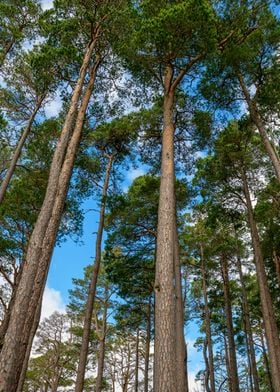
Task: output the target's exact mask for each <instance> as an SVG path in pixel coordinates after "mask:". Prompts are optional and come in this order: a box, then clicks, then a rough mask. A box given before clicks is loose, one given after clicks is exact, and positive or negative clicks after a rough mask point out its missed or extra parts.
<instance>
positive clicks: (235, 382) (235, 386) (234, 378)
mask: <svg viewBox="0 0 280 392" xmlns="http://www.w3.org/2000/svg"><path fill="white" fill-rule="evenodd" d="M221 267H222V277H223V289H224V298H225V313H226V324H227V336H228V348H229V366H230V375H229V377H230V379H231V386H232V392H239V391H240V389H239V379H238V371H237V361H236V350H235V342H234V332H233V323H232V308H231V296H230V289H229V278H228V262H227V258H226V255H224V254H222V256H221Z"/></svg>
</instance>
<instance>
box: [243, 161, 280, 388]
mask: <svg viewBox="0 0 280 392" xmlns="http://www.w3.org/2000/svg"><path fill="white" fill-rule="evenodd" d="M241 176H242V181H243V187H244V195H245V199H246V205H247V213H248V221H249V225H250V231H251V238H252V244H253V250H254V256H255V265H256V272H257V280H258V285H259V289H260V297H261V305H262V314H263V319H264V329H265V335H266V340H267V347H268V356H269V362H270V368H271V376H272V381H273V386H274V390H275V392H280V340H279V333H278V329H277V323H276V318H275V313H274V309H273V304H272V299H271V295H270V291H269V288H268V282H267V276H266V272H265V267H264V260H263V255H262V250H261V244H260V238H259V233H258V229H257V224H256V221H255V218H254V212H253V207H252V202H251V196H250V191H249V186H248V181H247V176H246V172H245V170H244V168H243V167H241Z"/></svg>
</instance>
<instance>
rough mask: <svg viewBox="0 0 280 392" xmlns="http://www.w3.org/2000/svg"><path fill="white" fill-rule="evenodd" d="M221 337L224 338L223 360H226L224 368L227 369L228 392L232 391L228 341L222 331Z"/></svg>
mask: <svg viewBox="0 0 280 392" xmlns="http://www.w3.org/2000/svg"><path fill="white" fill-rule="evenodd" d="M223 338H224V347H225V360H226V369H227V381H228V389H229V392H233V387H232V379H231V369H230V359H229V352H228V343H227V336H226V334H225V333H223ZM220 388H221V387H220Z"/></svg>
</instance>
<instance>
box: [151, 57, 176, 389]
mask: <svg viewBox="0 0 280 392" xmlns="http://www.w3.org/2000/svg"><path fill="white" fill-rule="evenodd" d="M172 76H173V70H172V67H171V65H168V66H167V67H166V70H165V75H164V108H163V109H164V114H163V117H164V118H163V134H162V156H161V182H160V195H159V207H158V228H157V256H156V279H155V365H154V385H155V392H162V391H165V392H174V391H177V375H176V339H175V298H174V294H175V293H174V260H173V258H174V227H175V223H174V218H175V198H174V195H175V193H174V190H175V184H174V177H175V175H174V124H173V105H174V92H173V91H171V90H170V88H171V82H172ZM174 365H175V366H174Z"/></svg>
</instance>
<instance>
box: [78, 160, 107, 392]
mask: <svg viewBox="0 0 280 392" xmlns="http://www.w3.org/2000/svg"><path fill="white" fill-rule="evenodd" d="M113 160H114V155H110V156H109V157H108V164H107V169H106V173H105V178H104V184H103V190H102V199H101V207H100V212H99V224H98V230H97V237H96V246H95V261H94V265H93V271H92V276H91V282H90V287H89V290H88V298H87V303H86V310H85V318H84V325H83V337H82V346H81V351H80V358H79V365H78V372H77V379H76V385H75V392H82V391H83V387H84V378H85V371H86V364H87V356H88V345H89V337H90V331H91V321H92V314H93V307H94V301H95V293H96V285H97V278H98V274H99V269H100V264H101V245H102V235H103V230H104V218H105V208H106V198H107V191H108V186H109V179H110V173H111V169H112V165H113Z"/></svg>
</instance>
